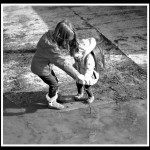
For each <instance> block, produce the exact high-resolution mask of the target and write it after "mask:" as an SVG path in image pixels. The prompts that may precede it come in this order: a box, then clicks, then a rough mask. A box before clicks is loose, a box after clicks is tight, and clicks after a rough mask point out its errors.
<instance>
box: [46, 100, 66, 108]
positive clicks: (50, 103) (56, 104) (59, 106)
mask: <svg viewBox="0 0 150 150" xmlns="http://www.w3.org/2000/svg"><path fill="white" fill-rule="evenodd" d="M48 106H49V107H50V108H55V109H60V110H61V109H64V107H65V106H64V105H61V104H59V103H58V102H56V101H53V102H49V103H48Z"/></svg>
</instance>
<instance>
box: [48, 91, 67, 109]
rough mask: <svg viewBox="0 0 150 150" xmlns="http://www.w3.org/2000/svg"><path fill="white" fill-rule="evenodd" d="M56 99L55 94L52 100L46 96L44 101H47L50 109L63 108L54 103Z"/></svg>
mask: <svg viewBox="0 0 150 150" xmlns="http://www.w3.org/2000/svg"><path fill="white" fill-rule="evenodd" d="M57 98H58V94H57V93H56V95H55V96H54V97H52V98H50V97H49V96H48V94H46V99H47V101H48V105H49V107H50V108H56V109H63V108H64V106H63V105H61V104H59V103H58V102H57V101H56V100H57Z"/></svg>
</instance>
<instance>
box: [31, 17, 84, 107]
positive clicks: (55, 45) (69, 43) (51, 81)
mask: <svg viewBox="0 0 150 150" xmlns="http://www.w3.org/2000/svg"><path fill="white" fill-rule="evenodd" d="M76 41H77V40H76V33H75V29H74V27H73V25H72V24H71V23H70V22H69V21H68V20H63V21H61V22H59V23H58V24H57V26H56V28H55V29H54V30H48V32H46V33H44V35H43V36H42V37H41V38H40V40H39V42H38V44H37V47H36V48H37V50H36V52H35V55H34V57H33V59H32V63H31V71H32V72H33V73H34V74H36V75H38V76H39V77H40V78H41V79H42V80H43V81H44V82H45V83H46V84H48V85H49V93H48V94H47V95H46V99H47V101H48V106H49V107H51V108H56V109H63V108H64V106H63V105H62V104H60V103H58V101H57V98H58V79H57V77H56V75H55V73H54V71H53V65H56V66H57V67H59V68H60V69H62V70H63V71H65V72H66V73H67V74H68V75H70V76H71V77H72V78H73V79H75V80H81V81H83V82H84V79H85V78H84V76H83V75H82V74H80V73H79V72H78V71H77V70H76V69H75V68H74V67H73V66H72V64H71V63H69V62H68V60H67V59H66V57H65V56H64V54H63V50H64V49H65V50H66V51H70V49H71V48H72V47H76V43H77V42H76Z"/></svg>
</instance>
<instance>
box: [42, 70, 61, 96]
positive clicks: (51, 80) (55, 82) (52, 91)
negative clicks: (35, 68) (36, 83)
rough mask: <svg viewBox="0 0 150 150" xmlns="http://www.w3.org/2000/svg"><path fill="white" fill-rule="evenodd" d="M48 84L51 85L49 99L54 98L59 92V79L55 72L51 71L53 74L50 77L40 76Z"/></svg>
mask: <svg viewBox="0 0 150 150" xmlns="http://www.w3.org/2000/svg"><path fill="white" fill-rule="evenodd" d="M39 77H40V78H41V79H42V80H43V81H44V82H45V83H46V84H48V85H49V94H48V95H49V97H50V98H51V97H53V96H55V95H56V92H57V91H58V79H57V77H56V76H55V73H54V71H53V70H52V71H51V74H49V75H48V76H39Z"/></svg>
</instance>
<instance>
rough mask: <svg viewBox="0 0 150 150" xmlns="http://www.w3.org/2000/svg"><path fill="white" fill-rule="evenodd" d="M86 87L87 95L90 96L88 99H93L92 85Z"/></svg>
mask: <svg viewBox="0 0 150 150" xmlns="http://www.w3.org/2000/svg"><path fill="white" fill-rule="evenodd" d="M84 87H85V91H86V93H87V94H88V97H92V96H93V92H92V89H91V85H85V86H84Z"/></svg>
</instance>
